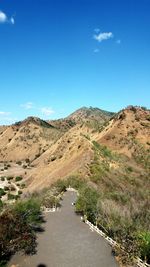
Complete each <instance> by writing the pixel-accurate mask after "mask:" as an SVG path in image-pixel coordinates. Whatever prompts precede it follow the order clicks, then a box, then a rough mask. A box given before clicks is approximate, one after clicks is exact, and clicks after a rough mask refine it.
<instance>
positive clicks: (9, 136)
mask: <svg viewBox="0 0 150 267" xmlns="http://www.w3.org/2000/svg"><path fill="white" fill-rule="evenodd" d="M61 135H62V133H61V132H60V131H58V130H57V129H55V128H54V127H53V126H51V125H50V124H48V123H47V122H45V121H43V120H40V119H39V118H34V117H29V118H27V119H26V120H24V121H22V122H18V123H16V124H14V125H11V126H8V127H1V134H0V161H18V160H25V159H26V158H29V160H30V161H33V160H34V159H35V158H36V157H39V156H40V155H41V154H42V153H43V152H44V151H45V150H46V149H48V147H49V146H50V145H51V144H52V143H53V142H55V141H56V140H57V139H58V138H59V137H60V136H61Z"/></svg>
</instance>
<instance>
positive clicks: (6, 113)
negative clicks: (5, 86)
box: [0, 111, 11, 116]
mask: <svg viewBox="0 0 150 267" xmlns="http://www.w3.org/2000/svg"><path fill="white" fill-rule="evenodd" d="M10 114H11V112H6V111H0V116H8V115H10Z"/></svg>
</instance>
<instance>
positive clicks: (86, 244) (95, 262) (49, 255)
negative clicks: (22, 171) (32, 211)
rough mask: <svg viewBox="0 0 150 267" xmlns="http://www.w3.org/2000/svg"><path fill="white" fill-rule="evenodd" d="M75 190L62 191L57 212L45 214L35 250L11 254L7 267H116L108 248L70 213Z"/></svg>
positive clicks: (104, 242) (94, 233)
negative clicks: (60, 204) (26, 254)
mask: <svg viewBox="0 0 150 267" xmlns="http://www.w3.org/2000/svg"><path fill="white" fill-rule="evenodd" d="M75 200H76V193H75V192H66V193H65V194H64V197H63V201H62V206H61V209H60V210H59V211H56V212H54V213H46V214H45V219H46V223H45V224H44V228H45V231H44V232H42V233H39V234H38V240H37V241H38V246H37V253H36V254H35V255H33V256H24V255H21V254H17V255H14V256H13V257H12V259H11V260H10V262H9V264H8V267H11V266H13V265H15V266H17V267H39V266H43V267H117V266H118V264H117V262H116V260H115V258H114V257H113V256H112V254H111V247H110V246H109V245H108V243H107V242H106V241H105V240H104V239H103V238H102V237H101V236H99V235H98V234H97V233H96V232H92V231H91V230H90V228H89V227H88V225H86V224H85V223H83V222H82V221H81V218H80V216H78V215H76V213H75V212H74V206H73V205H72V202H74V201H75Z"/></svg>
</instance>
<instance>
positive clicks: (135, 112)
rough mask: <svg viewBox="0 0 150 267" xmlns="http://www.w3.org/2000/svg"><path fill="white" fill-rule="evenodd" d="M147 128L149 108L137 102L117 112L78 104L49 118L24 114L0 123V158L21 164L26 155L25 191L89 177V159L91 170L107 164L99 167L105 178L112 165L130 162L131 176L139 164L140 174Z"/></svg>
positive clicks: (149, 128)
mask: <svg viewBox="0 0 150 267" xmlns="http://www.w3.org/2000/svg"><path fill="white" fill-rule="evenodd" d="M93 122H94V123H93ZM149 132H150V111H149V110H146V109H144V108H141V107H133V106H130V107H128V108H126V109H123V110H121V111H120V112H118V113H117V114H115V113H111V112H107V111H102V110H100V109H98V108H81V109H79V110H77V111H76V112H74V113H72V114H71V115H70V116H68V117H67V118H65V119H60V120H53V121H43V120H41V119H39V118H35V117H29V118H27V119H26V120H24V121H22V122H18V123H16V124H14V125H10V126H6V127H4V126H1V127H0V161H7V162H8V161H13V162H16V161H21V162H22V165H23V164H24V163H25V162H26V160H28V161H29V163H30V164H29V166H30V169H29V170H27V176H26V181H27V184H28V190H31V191H32V190H36V189H37V188H39V187H40V188H44V187H46V186H48V185H50V184H51V183H52V182H53V181H54V180H57V179H58V178H65V177H68V176H70V175H79V176H84V177H87V179H89V178H88V177H91V175H93V174H92V173H93V162H94V161H95V158H98V160H97V161H96V163H95V164H96V165H95V167H94V168H95V172H97V170H96V169H97V165H99V163H100V164H102V162H103V161H104V162H105V163H106V165H107V166H108V167H110V166H111V167H110V168H109V171H108V172H107V171H106V172H105V171H104V169H105V167H106V166H105V167H104V166H103V167H102V169H103V170H102V173H103V174H105V177H106V178H105V179H107V177H110V176H111V177H113V175H114V174H113V173H114V169H115V170H116V171H117V175H121V173H122V172H123V173H124V169H126V168H128V167H129V168H130V167H131V166H130V163H132V164H131V165H132V167H134V168H133V169H135V175H136V173H137V170H139V168H140V173H141V171H143V173H145V170H146V166H148V165H149V146H150V135H149ZM107 150H108V151H107ZM113 153H117V155H121V156H119V157H120V160H121V159H122V161H121V162H120V163H119V162H118V157H116V158H117V160H116V158H115V157H114V159H113V160H112V158H113V157H112V158H111V155H112V154H113ZM107 154H108V155H109V156H110V157H107ZM129 158H130V162H129ZM102 165H103V164H102ZM104 165H105V164H104ZM98 169H99V167H98ZM106 169H107V168H106ZM133 174H134V171H133ZM93 179H94V178H93ZM95 179H96V178H95ZM109 179H110V178H109ZM112 179H113V178H112Z"/></svg>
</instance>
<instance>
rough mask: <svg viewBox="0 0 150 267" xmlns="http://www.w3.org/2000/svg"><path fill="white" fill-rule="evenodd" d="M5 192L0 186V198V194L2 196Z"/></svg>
mask: <svg viewBox="0 0 150 267" xmlns="http://www.w3.org/2000/svg"><path fill="white" fill-rule="evenodd" d="M5 194H6V193H5V191H4V189H2V188H0V198H1V197H2V196H4V195H5Z"/></svg>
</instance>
